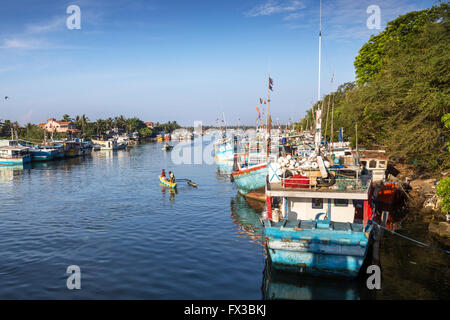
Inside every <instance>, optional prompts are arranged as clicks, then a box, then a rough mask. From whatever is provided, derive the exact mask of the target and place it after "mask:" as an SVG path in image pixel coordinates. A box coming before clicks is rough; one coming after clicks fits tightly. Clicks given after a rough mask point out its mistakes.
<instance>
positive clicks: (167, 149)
mask: <svg viewBox="0 0 450 320" xmlns="http://www.w3.org/2000/svg"><path fill="white" fill-rule="evenodd" d="M172 149H173V146H171V145H170V144H168V143H166V144H164V146H163V147H162V150H164V151H170V150H172Z"/></svg>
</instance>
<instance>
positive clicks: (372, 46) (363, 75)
mask: <svg viewBox="0 0 450 320" xmlns="http://www.w3.org/2000/svg"><path fill="white" fill-rule="evenodd" d="M448 7H449V5H448V4H447V3H441V5H440V6H433V7H432V8H430V9H425V10H422V11H413V12H409V13H407V14H405V15H402V16H399V17H398V18H397V19H395V20H393V21H390V22H388V24H387V27H386V28H385V30H384V31H382V32H381V33H379V34H378V35H374V36H371V37H370V39H369V41H368V42H367V43H366V44H364V45H363V46H362V48H361V49H360V50H359V54H358V55H357V57H356V59H355V63H354V65H355V72H356V78H357V83H358V85H362V84H364V83H367V82H370V81H371V80H373V79H374V78H375V76H376V75H377V74H378V73H379V72H380V71H381V69H382V66H383V63H384V60H385V58H386V57H387V56H388V52H387V51H388V45H391V43H392V42H394V43H398V44H402V43H403V44H405V43H406V44H408V43H410V42H411V41H413V40H414V38H415V37H416V36H417V35H418V34H420V33H421V32H422V31H423V28H424V26H425V25H427V24H430V23H435V22H438V21H439V20H440V19H441V18H442V16H443V14H445V12H446V11H448Z"/></svg>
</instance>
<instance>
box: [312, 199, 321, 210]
mask: <svg viewBox="0 0 450 320" xmlns="http://www.w3.org/2000/svg"><path fill="white" fill-rule="evenodd" d="M312 208H313V209H323V199H312Z"/></svg>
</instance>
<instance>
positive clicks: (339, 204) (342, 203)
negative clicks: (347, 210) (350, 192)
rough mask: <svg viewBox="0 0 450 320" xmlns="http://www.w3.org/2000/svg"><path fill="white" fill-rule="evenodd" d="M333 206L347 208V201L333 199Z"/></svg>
mask: <svg viewBox="0 0 450 320" xmlns="http://www.w3.org/2000/svg"><path fill="white" fill-rule="evenodd" d="M334 205H335V206H336V207H347V206H348V199H334Z"/></svg>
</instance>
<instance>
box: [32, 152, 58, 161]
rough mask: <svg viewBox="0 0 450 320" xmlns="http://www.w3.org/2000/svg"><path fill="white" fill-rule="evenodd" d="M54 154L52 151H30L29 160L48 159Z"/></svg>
mask: <svg viewBox="0 0 450 320" xmlns="http://www.w3.org/2000/svg"><path fill="white" fill-rule="evenodd" d="M55 154H56V152H53V151H31V161H50V160H53V158H54V156H55Z"/></svg>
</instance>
